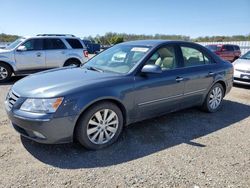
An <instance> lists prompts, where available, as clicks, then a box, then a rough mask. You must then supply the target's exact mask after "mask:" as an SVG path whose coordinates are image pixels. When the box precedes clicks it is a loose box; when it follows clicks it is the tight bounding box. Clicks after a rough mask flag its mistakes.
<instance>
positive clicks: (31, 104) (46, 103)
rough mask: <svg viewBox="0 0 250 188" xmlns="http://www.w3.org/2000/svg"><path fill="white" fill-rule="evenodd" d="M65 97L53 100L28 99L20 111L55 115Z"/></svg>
mask: <svg viewBox="0 0 250 188" xmlns="http://www.w3.org/2000/svg"><path fill="white" fill-rule="evenodd" d="M62 101H63V97H59V98H53V99H26V100H25V101H24V103H23V104H22V106H21V108H20V110H23V111H28V112H34V113H53V112H55V111H56V110H57V109H58V107H59V106H60V105H61V103H62Z"/></svg>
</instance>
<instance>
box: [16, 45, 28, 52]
mask: <svg viewBox="0 0 250 188" xmlns="http://www.w3.org/2000/svg"><path fill="white" fill-rule="evenodd" d="M17 51H19V52H23V51H27V48H26V46H19V47H18V48H17Z"/></svg>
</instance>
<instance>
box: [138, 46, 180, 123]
mask: <svg viewBox="0 0 250 188" xmlns="http://www.w3.org/2000/svg"><path fill="white" fill-rule="evenodd" d="M176 54H177V53H176V50H175V48H174V47H173V46H165V47H161V48H160V49H158V50H157V51H156V52H155V53H154V54H153V55H152V56H151V58H149V60H148V61H147V62H146V64H156V65H159V66H160V67H161V69H162V73H155V74H146V75H140V74H139V75H138V76H136V77H135V103H136V105H137V116H138V117H137V118H138V119H145V118H148V117H153V116H157V115H161V114H164V113H167V112H169V111H172V110H176V109H178V108H180V106H181V100H182V97H183V92H184V82H183V81H182V79H181V77H182V76H181V75H179V69H178V66H179V63H178V61H179V60H178V58H177V55H176Z"/></svg>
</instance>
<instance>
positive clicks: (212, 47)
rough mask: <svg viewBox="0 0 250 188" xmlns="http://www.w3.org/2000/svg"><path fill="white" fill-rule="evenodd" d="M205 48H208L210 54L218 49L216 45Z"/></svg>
mask: <svg viewBox="0 0 250 188" xmlns="http://www.w3.org/2000/svg"><path fill="white" fill-rule="evenodd" d="M206 48H208V49H209V50H211V51H212V52H215V51H219V50H220V48H219V47H218V46H216V45H207V46H206Z"/></svg>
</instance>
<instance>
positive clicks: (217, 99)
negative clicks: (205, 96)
mask: <svg viewBox="0 0 250 188" xmlns="http://www.w3.org/2000/svg"><path fill="white" fill-rule="evenodd" d="M221 100H222V90H221V88H220V87H215V88H214V89H213V90H212V92H211V94H210V98H209V106H210V108H212V109H216V108H218V106H219V105H220V103H221Z"/></svg>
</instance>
